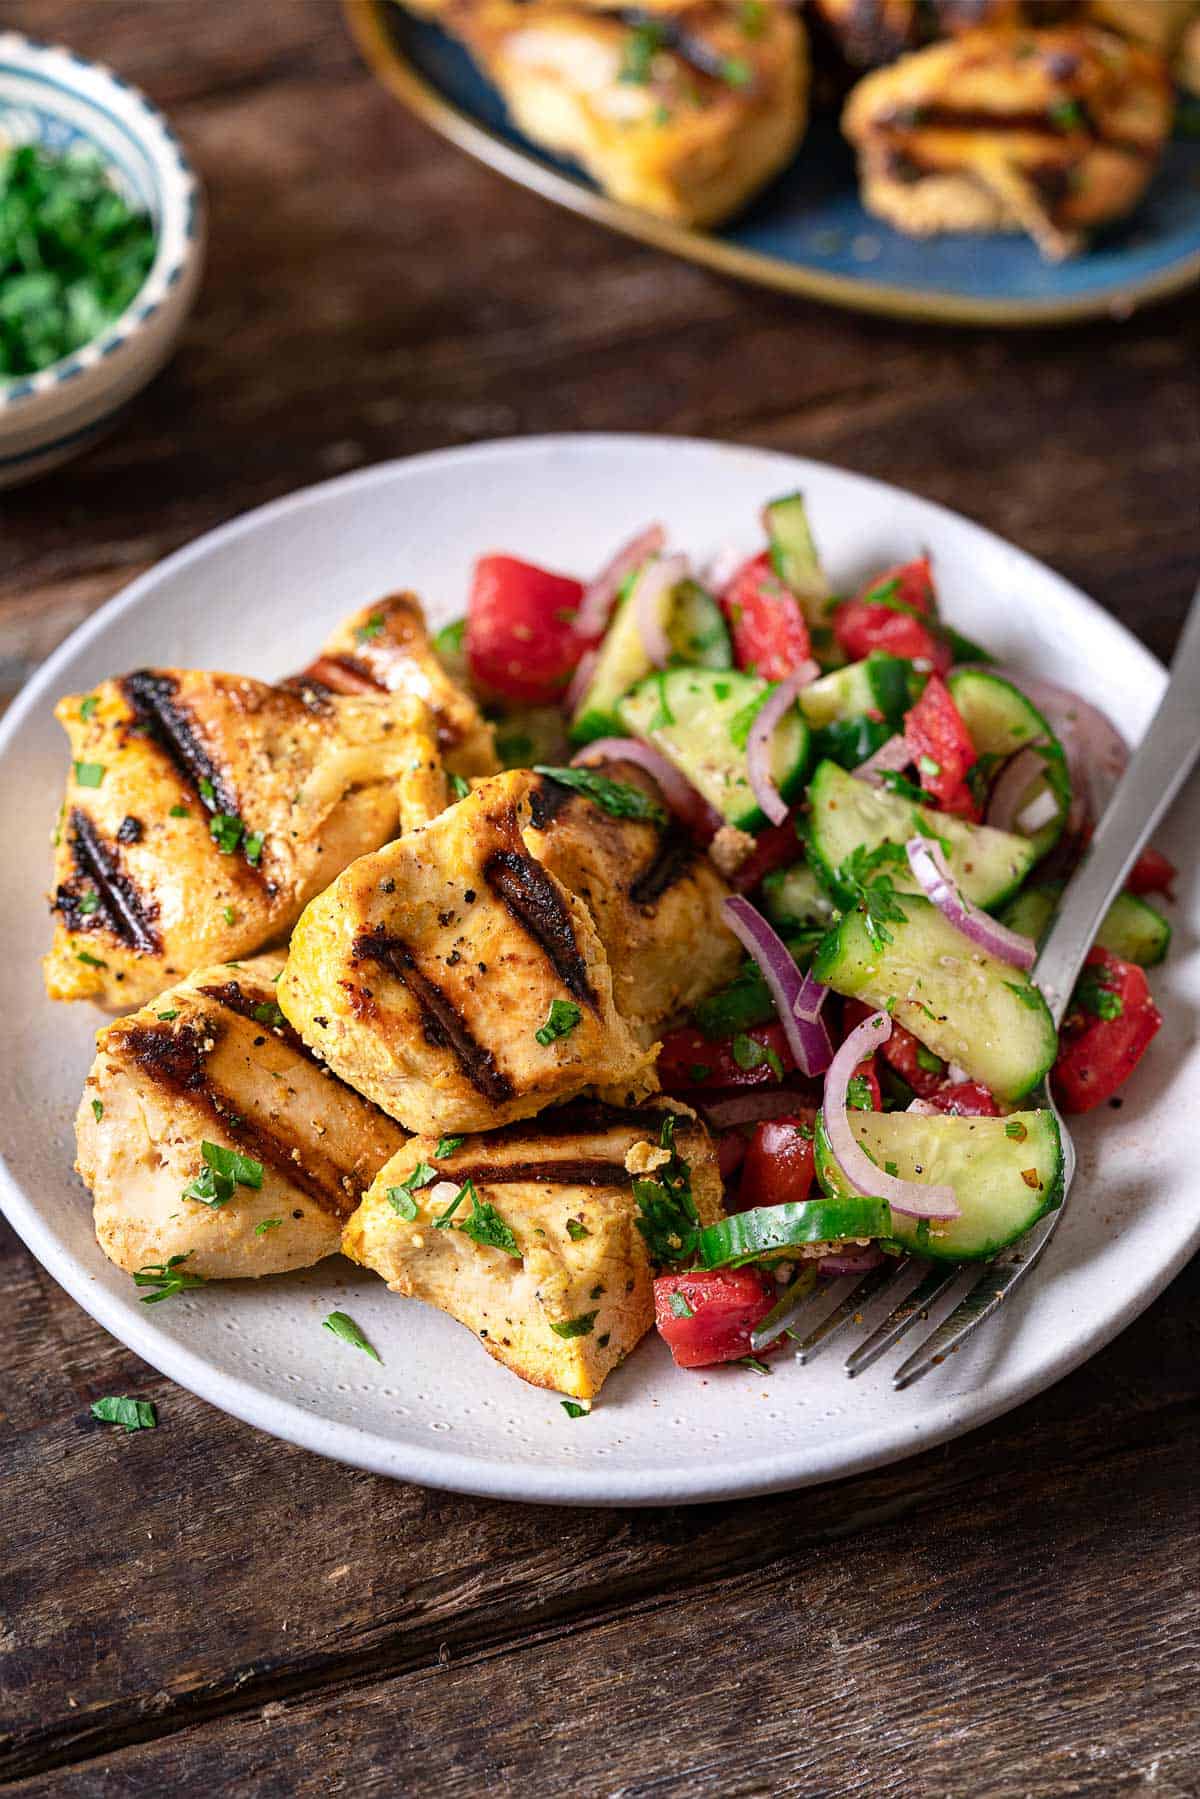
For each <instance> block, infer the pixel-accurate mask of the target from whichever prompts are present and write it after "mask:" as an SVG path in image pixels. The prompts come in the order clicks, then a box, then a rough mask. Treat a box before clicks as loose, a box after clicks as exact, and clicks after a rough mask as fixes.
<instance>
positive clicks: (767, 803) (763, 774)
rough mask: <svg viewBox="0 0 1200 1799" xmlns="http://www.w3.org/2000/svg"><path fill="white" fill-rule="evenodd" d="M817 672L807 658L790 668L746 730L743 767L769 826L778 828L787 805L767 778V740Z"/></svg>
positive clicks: (783, 817)
mask: <svg viewBox="0 0 1200 1799" xmlns="http://www.w3.org/2000/svg"><path fill="white" fill-rule="evenodd" d="M820 672H821V671H820V669H819V668H818V667H817V665H816V663H815V662H814V661H813V660H812V659H811V657H810V658H809V659H808V660H807V661H805V662H802V663H801V664H800V666H799V668H795V669H793V670H792V672H791V674H790V675H788V677H787V679H786V680H784V681H781V682H780V683H779V685H778V687H776V688H775V689H774V691H773V692H772V693H770V694H769V695H768V696H767V698H766V699H765V700H764V701H763V704H762V705H761V706H760V707H759V709H758V711H757V713H756V714H755V718H754V723H753V724H752V725H751V727H750V736H749V738H748V739H747V742H746V768H747V771H748V772H749V775H750V785H751V787H752V788H753V790H754V797H755V799H756V800H757V801H758V803H759V805H760V806H761V807H762V810H763V811H764V812H765V813H766V815H767V817H768V818H769V819H770V821H771V823H772V824H773V825H781V824H782V823H783V822H784V820H785V819H786V818H787V815H788V804H787V801H786V800H785V799H783V798H781V796H780V793H779V789H778V788H777V787H776V785H775V782H774V780H773V778H772V775H771V739H772V738H773V737H774V735H775V727H776V725H778V723H779V722H780V720H781V719H782V717H783V715H784V713H785V712H786V711H787V709H788V707H789V706H794V705H795V703H796V695H797V694H798V693H799V692H800V690H801V688H802V687H807V686H808V685H809V683H810V682H811V681H815V680H816V678H817V676H818V675H819V674H820Z"/></svg>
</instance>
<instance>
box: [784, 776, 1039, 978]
mask: <svg viewBox="0 0 1200 1799" xmlns="http://www.w3.org/2000/svg"><path fill="white" fill-rule="evenodd" d="M809 801H810V803H811V806H812V817H811V820H810V823H809V833H808V856H809V860H810V862H811V863H812V866H813V867H814V868H815V869H816V871H817V875H818V877H819V878H820V881H821V883H822V885H823V886H824V887H826V888H827V889H828V891H829V892H830V894H831V895H832V896H833V898H834V899H835V900H836V901H837V902H838V903H839V904H841V905H843V906H849V905H853V903H854V901H855V899H856V897H857V895H856V893H855V890H854V888H853V887H852V886H848V885H847V883H846V882H845V880H844V879H843V878H842V876H841V874H840V872H839V871H840V870H841V867H842V864H843V863H844V862H845V861H846V859H847V857H848V856H851V855H853V853H854V851H855V850H856V849H858V848H859V847H860V846H861V847H862V848H864V849H867V850H873V849H878V848H879V845H880V844H881V843H895V844H899V845H900V846H901V847H903V846H904V844H905V843H907V841H908V839H909V838H910V837H911V836H912V834H913V832H914V831H922V832H924V833H925V835H926V836H928V837H936V838H937V839H938V840H939V841H940V842H941V843H942V844H943V846H944V847H945V849H946V855H947V860H948V862H949V864H950V869H951V872H952V873H953V875H954V878H955V880H956V881H957V882H958V885H959V888H960V889H961V891H962V892H963V893H964V894H965V895H966V897H967V898H968V899H969V900H973V901H974V903H975V904H976V905H977V906H988V907H991V906H998V905H999V904H1000V903H1001V902H1002V901H1003V900H1006V899H1007V898H1008V897H1009V896H1010V894H1013V893H1015V892H1016V889H1017V888H1018V887H1019V886H1020V885H1021V882H1022V881H1023V880H1024V879H1025V876H1026V875H1027V874H1028V873H1029V870H1030V869H1031V868H1032V866H1033V864H1034V861H1035V859H1036V857H1037V850H1036V849H1035V848H1034V845H1033V843H1032V842H1031V841H1030V840H1029V839H1028V838H1025V837H1015V836H1013V835H1012V834H1011V833H1010V832H1008V831H994V830H992V828H991V826H990V825H972V824H967V823H966V822H965V821H964V820H963V819H961V818H954V817H952V816H951V815H950V814H949V813H946V812H933V811H930V810H929V809H928V808H927V807H924V806H918V805H916V804H915V803H914V802H913V801H912V800H907V799H904V798H903V797H902V796H901V795H900V794H893V793H885V792H883V791H882V790H881V789H880V788H878V787H869V786H868V785H867V783H866V782H865V781H858V780H855V778H854V776H853V775H850V774H847V773H846V771H845V769H843V768H839V767H838V765H837V763H836V762H828V761H826V762H822V763H820V764H819V765H818V767H817V771H816V773H815V774H814V776H813V778H812V782H811V784H810V786H809ZM960 946H961V939H960Z"/></svg>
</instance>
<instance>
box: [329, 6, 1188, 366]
mask: <svg viewBox="0 0 1200 1799" xmlns="http://www.w3.org/2000/svg"><path fill="white" fill-rule="evenodd" d="M395 4H396V0H341V7H342V13H343V15H344V17H345V19H346V22H347V25H348V27H349V30H350V33H351V36H352V37H353V39H354V41H355V43H356V44H357V46H358V49H359V51H360V53H361V55H362V57H363V59H364V61H365V62H366V63H367V66H368V67H369V68H370V70H371V71H372V73H373V74H374V75H375V77H376V79H377V80H378V81H379V82H380V83H381V85H382V86H383V87H385V88H387V89H388V91H389V92H390V93H391V94H393V95H394V96H395V98H396V99H398V100H399V101H400V102H401V103H402V104H403V105H404V106H406V107H407V108H408V109H409V111H410V112H412V113H414V114H415V115H416V116H417V117H418V118H419V119H420V120H421V121H422V122H423V123H424V124H426V125H428V126H429V127H430V128H431V129H432V130H434V131H436V132H437V133H438V135H439V136H440V137H443V138H445V139H447V140H448V141H449V142H450V143H452V144H454V145H456V146H457V148H458V149H460V150H465V151H466V153H467V154H468V155H469V156H472V157H474V159H475V160H476V161H477V162H481V163H483V164H484V165H485V166H486V167H487V168H490V169H494V170H495V171H496V172H497V173H498V174H501V175H504V176H506V177H507V178H508V179H509V180H510V181H514V182H516V183H517V185H518V186H520V187H524V188H528V189H529V190H530V191H531V192H533V193H536V194H540V195H541V197H542V198H543V199H545V200H552V201H554V202H556V203H557V204H558V205H559V206H564V207H566V209H567V210H568V211H569V212H574V213H577V214H578V215H579V216H581V217H582V218H586V219H590V220H592V221H593V223H596V224H600V225H606V226H607V227H608V228H609V230H610V231H615V232H618V233H619V234H621V235H622V236H625V237H632V238H635V239H637V240H638V241H639V242H641V243H644V244H649V245H650V246H651V247H652V248H653V249H656V250H665V251H667V252H668V253H669V254H670V255H672V256H678V257H680V258H681V259H682V260H683V261H685V262H691V263H696V264H699V265H701V266H702V267H707V268H711V269H715V270H716V271H717V272H718V273H719V274H722V275H728V276H731V277H733V278H734V279H736V280H739V281H744V282H748V283H750V284H751V285H753V286H757V287H768V288H773V289H774V290H775V291H776V292H778V293H788V294H800V295H803V296H804V297H805V298H806V299H810V300H822V301H824V302H825V303H826V304H828V305H831V306H837V307H841V308H842V309H843V310H845V311H849V312H869V313H872V314H875V315H877V316H880V317H884V318H892V319H906V320H909V321H910V322H912V323H915V324H923V325H928V324H939V325H999V326H1004V327H1006V328H1008V329H1011V330H1037V329H1038V328H1039V327H1042V326H1046V325H1069V324H1078V323H1079V322H1081V321H1082V320H1085V319H1109V320H1115V321H1120V322H1124V321H1125V320H1126V319H1127V318H1129V317H1130V316H1131V315H1132V313H1133V312H1135V311H1136V310H1137V309H1138V308H1139V307H1142V306H1147V305H1150V304H1152V303H1154V302H1155V301H1158V300H1166V299H1169V298H1170V297H1171V296H1172V295H1174V294H1178V293H1182V292H1183V290H1184V289H1185V288H1188V287H1191V286H1192V285H1193V284H1194V283H1195V282H1197V281H1200V250H1193V251H1190V252H1189V253H1188V254H1187V255H1186V256H1184V257H1182V258H1181V259H1180V260H1179V261H1178V262H1175V263H1172V264H1171V266H1170V267H1169V268H1167V269H1161V270H1159V271H1158V272H1157V273H1156V274H1151V275H1144V276H1142V277H1141V278H1140V279H1138V280H1134V281H1130V282H1126V283H1122V284H1119V285H1117V286H1115V287H1111V288H1107V289H1104V290H1103V291H1100V292H1097V293H1094V294H1088V295H1081V296H1079V297H1077V298H1075V299H1066V300H1059V299H1049V300H1039V299H1034V298H1031V299H1027V300H1021V299H1017V300H981V299H972V298H970V297H968V296H966V295H961V294H952V293H947V292H945V291H942V290H939V289H936V288H930V289H924V290H914V289H911V288H906V287H896V286H893V285H892V284H890V283H888V282H883V281H870V280H863V281H858V280H854V279H852V278H851V277H850V276H848V275H834V274H828V273H826V272H825V271H823V270H820V269H814V268H809V267H807V266H805V265H804V264H801V263H792V262H784V261H783V260H782V259H781V258H779V257H777V256H769V255H767V254H766V253H765V252H764V251H761V250H746V249H743V248H742V247H741V246H740V245H735V244H730V243H727V242H726V241H725V240H724V239H723V238H720V237H718V236H716V235H715V234H714V233H713V232H711V231H701V230H699V229H697V228H695V227H693V226H689V225H676V224H673V223H672V222H671V221H670V220H669V219H659V218H656V217H655V216H654V215H653V214H652V213H647V212H639V211H638V209H637V208H636V207H633V206H627V205H626V204H625V203H624V202H623V201H620V200H611V199H609V198H608V196H607V195H605V194H602V193H599V192H597V191H596V190H595V189H593V188H589V187H584V186H582V185H581V184H580V183H579V182H577V181H572V180H571V179H570V177H569V176H567V175H562V174H560V173H559V172H558V171H557V170H556V169H553V168H550V167H549V166H548V165H547V164H545V163H542V162H541V161H539V160H538V159H537V158H536V157H535V156H533V155H532V154H531V153H530V152H527V151H524V150H518V149H516V148H515V147H514V146H513V145H512V144H510V143H507V142H506V141H505V140H504V139H503V138H502V137H499V136H498V135H497V134H496V132H494V131H492V130H490V129H489V128H488V126H486V125H481V124H480V123H479V122H478V120H477V119H474V118H472V117H471V115H470V114H469V113H466V112H464V111H463V110H462V108H461V107H459V106H456V105H455V104H454V103H453V101H450V100H447V99H446V98H445V97H444V96H443V95H442V94H440V93H439V92H438V91H437V89H436V88H435V87H433V86H432V84H431V83H430V82H428V81H426V79H425V77H424V76H423V75H421V74H420V73H419V72H418V70H417V69H416V68H415V67H414V66H413V64H412V63H411V62H410V61H409V60H408V58H407V57H405V56H404V54H403V53H402V51H401V50H400V49H399V48H398V46H397V45H396V44H395V43H394V41H393V40H392V38H391V36H390V34H389V33H388V31H387V28H386V26H385V25H384V23H383V21H384V18H385V17H386V16H387V12H388V10H390V9H391V8H392V7H393V6H394V5H395Z"/></svg>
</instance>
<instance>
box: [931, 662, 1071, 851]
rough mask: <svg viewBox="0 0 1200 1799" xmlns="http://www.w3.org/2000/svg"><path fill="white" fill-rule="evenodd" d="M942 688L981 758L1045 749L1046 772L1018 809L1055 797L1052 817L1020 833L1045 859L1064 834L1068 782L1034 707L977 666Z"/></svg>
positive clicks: (1064, 761) (1062, 758)
mask: <svg viewBox="0 0 1200 1799" xmlns="http://www.w3.org/2000/svg"><path fill="white" fill-rule="evenodd" d="M946 685H947V687H949V689H950V693H951V697H952V698H953V700H954V704H955V705H956V706H957V707H958V710H959V712H960V713H961V714H962V719H963V723H964V724H965V725H966V727H967V729H968V731H969V732H970V733H971V742H972V743H973V744H974V745H975V748H976V749H977V750H978V752H979V754H980V756H981V757H984V756H986V757H988V758H990V759H994V760H995V761H998V762H1004V761H1007V759H1008V758H1009V756H1011V755H1012V754H1013V752H1014V751H1015V750H1019V749H1023V748H1024V746H1025V745H1026V744H1027V743H1033V742H1035V741H1037V742H1038V747H1039V749H1042V750H1043V751H1044V755H1043V761H1044V764H1045V772H1044V773H1043V774H1041V775H1035V776H1034V778H1033V779H1032V780H1031V781H1030V783H1029V788H1028V791H1027V792H1026V793H1024V794H1023V795H1022V796H1021V803H1020V805H1019V806H1018V808H1017V813H1018V816H1019V815H1020V814H1021V813H1023V812H1025V810H1026V809H1027V808H1028V807H1030V806H1033V805H1036V804H1037V803H1038V801H1039V799H1040V797H1041V795H1042V794H1044V793H1049V795H1050V797H1051V798H1052V799H1053V801H1054V804H1055V807H1056V811H1055V814H1054V816H1053V817H1052V818H1050V819H1049V820H1048V821H1047V823H1046V824H1044V825H1042V826H1040V827H1039V828H1038V829H1037V830H1036V831H1032V832H1029V833H1024V834H1025V835H1028V837H1029V841H1030V842H1031V843H1032V844H1033V845H1034V848H1035V853H1036V855H1037V856H1039V857H1041V856H1044V855H1045V854H1046V852H1047V850H1050V849H1053V847H1054V845H1055V844H1056V843H1057V842H1058V839H1059V838H1060V837H1061V836H1062V830H1063V826H1064V825H1065V823H1066V821H1067V812H1068V810H1069V808H1070V805H1071V778H1070V776H1069V775H1068V773H1067V759H1066V757H1065V756H1064V755H1063V751H1062V745H1061V744H1060V743H1059V741H1058V738H1057V737H1056V736H1055V735H1054V732H1053V731H1052V730H1051V729H1050V726H1049V725H1048V724H1047V723H1046V720H1045V719H1044V718H1043V717H1042V714H1041V713H1040V712H1039V711H1038V709H1037V707H1036V706H1034V705H1033V704H1032V703H1031V702H1030V701H1029V700H1027V699H1026V698H1025V695H1024V694H1023V693H1022V692H1021V691H1020V689H1019V688H1016V687H1014V686H1013V684H1012V682H1011V681H1006V680H1005V679H1004V677H1003V676H1002V675H993V674H989V673H988V672H987V671H986V670H985V669H979V668H961V669H955V670H953V671H952V672H951V673H950V675H949V676H948V677H947V681H946Z"/></svg>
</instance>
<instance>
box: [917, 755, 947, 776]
mask: <svg viewBox="0 0 1200 1799" xmlns="http://www.w3.org/2000/svg"><path fill="white" fill-rule="evenodd" d="M917 767H918V768H919V769H920V771H921V773H922V774H923V775H940V774H941V772H942V765H941V763H940V762H935V761H934V759H933V757H932V756H927V755H926V754H925V752H924V750H922V752H921V754H920V755H919V756H918V757H917Z"/></svg>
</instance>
